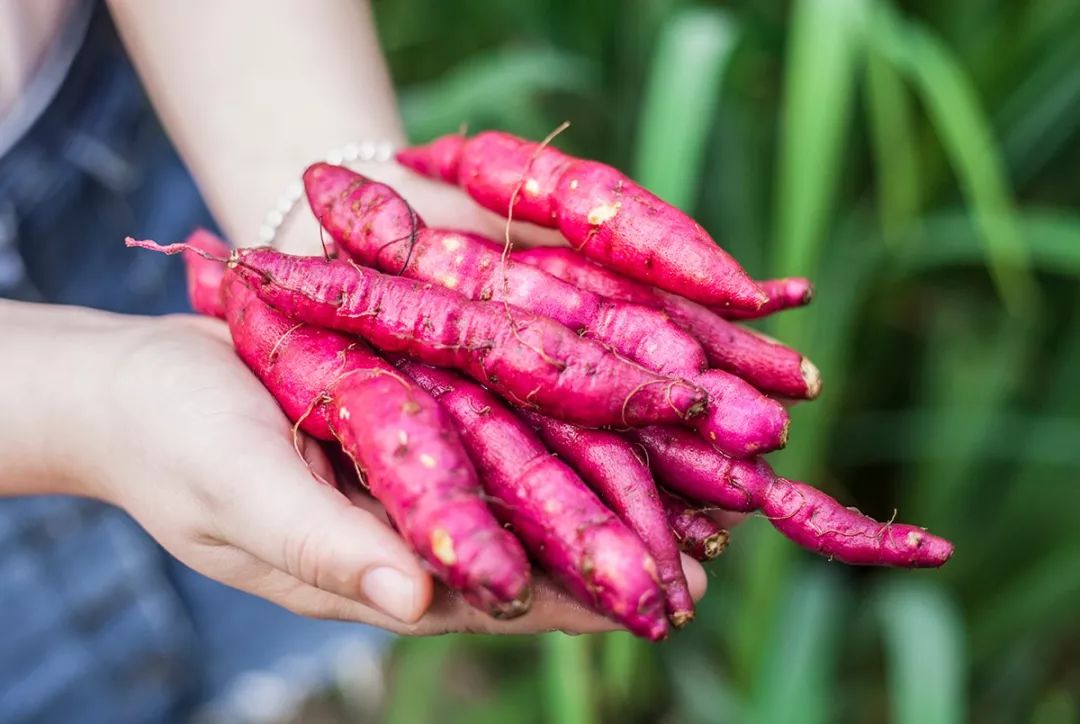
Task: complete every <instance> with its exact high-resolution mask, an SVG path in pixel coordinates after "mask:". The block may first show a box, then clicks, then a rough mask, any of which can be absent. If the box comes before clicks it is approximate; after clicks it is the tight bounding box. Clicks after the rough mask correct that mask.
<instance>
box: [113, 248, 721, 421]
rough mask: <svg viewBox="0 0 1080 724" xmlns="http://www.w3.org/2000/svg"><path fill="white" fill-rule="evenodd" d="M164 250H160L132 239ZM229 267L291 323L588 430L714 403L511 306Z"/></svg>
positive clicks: (360, 273)
mask: <svg viewBox="0 0 1080 724" xmlns="http://www.w3.org/2000/svg"><path fill="white" fill-rule="evenodd" d="M127 244H128V245H129V246H139V247H143V248H148V249H152V250H155V251H159V252H163V253H167V254H169V253H172V254H175V253H179V252H182V251H184V250H185V249H186V248H187V247H185V246H184V245H183V244H170V245H166V246H160V245H158V244H155V243H154V242H151V241H137V240H135V239H130V238H129V239H128V240H127ZM228 264H229V268H230V269H233V270H235V272H236V274H237V275H238V276H239V277H241V278H242V279H244V280H245V282H246V283H247V284H248V285H249V286H251V288H252V289H254V290H255V292H256V294H258V295H259V298H260V299H262V300H263V301H265V302H267V303H268V304H270V305H271V306H273V307H275V308H276V309H278V310H280V311H281V312H283V313H284V314H285V315H286V316H288V317H291V318H293V319H296V320H299V321H302V322H306V323H308V324H312V325H316V326H319V327H327V328H332V329H338V330H340V331H344V332H351V333H354V334H359V335H360V336H362V337H364V338H365V339H367V340H368V341H369V342H371V343H372V344H373V345H375V346H376V347H378V348H380V349H382V350H384V351H387V352H404V353H407V354H409V355H411V356H414V357H416V358H418V359H420V360H423V361H425V362H428V363H430V364H436V365H440V366H444V367H454V368H457V369H460V370H462V371H464V372H467V373H468V374H470V375H471V376H473V377H474V378H476V379H478V380H480V381H482V382H483V383H484V384H486V385H487V386H489V387H491V388H492V389H495V390H498V391H499V392H500V393H501V394H503V395H504V396H505V397H507V398H509V399H511V400H512V401H514V403H515V404H517V405H520V406H521V407H526V408H530V409H536V410H540V411H543V412H545V413H547V414H550V415H553V416H556V417H559V418H560V419H565V420H567V421H572V422H576V423H579V424H584V425H629V426H636V425H643V424H651V423H653V422H686V421H688V420H690V419H692V418H694V417H697V416H699V415H700V414H701V412H702V411H703V410H704V408H705V406H706V403H707V395H706V393H705V392H704V391H703V390H701V389H700V388H698V387H694V386H693V385H691V384H689V383H687V382H685V381H682V380H677V379H673V378H669V377H664V376H661V375H658V374H656V373H653V372H650V371H649V370H646V369H644V368H642V367H640V366H638V365H635V364H632V363H630V362H627V361H625V360H623V359H621V358H619V357H618V356H617V355H614V354H612V353H611V352H610V351H609V350H607V349H605V348H604V347H602V346H601V345H599V344H597V343H595V342H591V341H589V340H584V339H581V338H580V337H578V336H577V335H576V334H575V333H574V332H573V331H572V330H570V329H569V328H568V327H565V326H563V325H561V324H559V323H558V322H555V321H553V320H551V319H549V318H547V317H541V316H533V315H528V314H524V313H523V314H521V315H520V316H519V317H518V318H514V319H512V320H511V319H507V317H506V308H505V306H504V305H499V304H492V303H488V302H470V301H468V300H466V299H465V298H463V297H462V296H461V295H459V294H457V293H455V292H452V291H450V290H447V289H443V288H441V287H434V286H431V285H428V284H421V283H418V282H415V281H412V280H409V279H402V278H400V277H394V276H387V275H385V274H380V273H379V272H376V271H373V270H371V269H366V268H364V267H360V266H357V265H356V264H354V263H352V262H350V261H338V260H325V259H320V258H315V257H300V256H291V255H288V254H282V253H280V252H278V251H275V250H274V249H270V248H267V247H258V248H248V249H238V250H234V251H233V252H232V255H231V256H230V258H229V262H228Z"/></svg>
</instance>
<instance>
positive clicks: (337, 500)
mask: <svg viewBox="0 0 1080 724" xmlns="http://www.w3.org/2000/svg"><path fill="white" fill-rule="evenodd" d="M84 344H85V341H84ZM92 348H93V349H95V350H97V352H96V354H95V360H94V361H93V363H91V364H89V365H87V366H86V368H85V372H86V373H87V379H86V382H87V385H88V387H89V388H90V389H92V390H93V392H92V393H90V395H89V397H88V399H86V401H85V402H86V405H85V410H86V412H83V413H81V414H79V415H78V416H76V417H75V418H74V419H70V420H68V421H67V424H68V425H70V426H71V427H70V429H71V430H73V431H78V433H79V434H74V432H73V434H71V435H68V436H66V437H67V438H68V439H72V440H77V443H76V444H73V445H72V455H71V456H70V459H71V464H72V465H73V467H75V468H77V471H76V472H74V473H73V475H74V476H78V477H80V478H81V479H82V486H83V490H85V491H86V492H90V493H93V494H95V495H98V496H99V497H102V498H104V499H106V500H109V501H110V502H113V503H115V504H116V505H119V506H120V507H123V508H124V509H126V510H127V511H128V512H129V513H130V514H131V515H132V516H133V517H134V518H135V519H136V520H138V521H139V523H140V524H141V525H143V526H144V527H145V528H146V529H147V531H148V532H149V533H150V534H151V535H152V536H154V537H155V538H156V539H157V540H158V541H159V542H160V543H161V544H162V545H163V546H164V547H165V548H166V549H167V550H169V552H171V553H172V554H173V555H175V556H176V557H177V558H178V559H179V560H181V561H182V562H184V563H186V564H187V565H189V566H191V567H192V568H194V569H195V570H198V571H199V572H201V573H203V574H205V575H208V576H209V577H211V578H214V579H216V580H218V581H221V582H223V583H226V584H228V585H230V586H233V587H236V588H239V589H242V590H244V591H247V592H249V593H253V594H255V595H258V596H261V597H263V598H266V599H268V600H271V601H273V602H275V603H278V604H280V605H282V606H284V607H285V608H288V609H290V610H292V611H294V612H297V613H300V614H302V615H306V616H313V617H318V618H334V619H342V620H350V621H358V622H363V623H369V624H373V625H376V626H379V627H381V628H385V629H389V630H392V631H395V632H399V633H406V634H435V633H443V632H448V631H484V632H500V633H527V632H536V631H545V630H551V629H561V630H564V631H570V632H591V631H603V630H610V629H613V628H615V625H614V624H612V623H611V622H609V621H608V620H607V619H605V618H603V617H601V616H598V615H596V614H594V613H591V612H589V611H587V610H586V609H585V608H583V607H582V606H581V605H579V604H578V603H576V602H575V601H574V600H573V599H572V598H571V597H570V596H568V595H567V594H564V593H562V592H561V591H560V590H559V589H557V588H556V587H555V586H553V585H551V584H550V583H547V582H545V581H543V580H541V581H538V582H537V584H536V591H535V595H534V602H533V607H532V610H531V611H530V613H528V614H526V615H525V616H523V617H521V618H518V619H514V620H511V621H495V620H494V619H491V618H489V617H487V616H485V615H484V614H482V613H480V612H479V611H476V610H475V609H472V608H471V607H470V606H468V605H467V604H466V603H464V601H463V600H462V599H461V598H460V596H457V595H454V594H452V593H450V592H448V591H447V590H445V589H444V588H442V587H441V586H436V585H434V584H433V582H432V580H431V578H430V576H429V575H428V574H427V572H426V571H425V570H424V569H423V567H422V564H421V563H420V562H419V560H418V559H417V558H416V557H415V556H414V555H413V553H412V552H411V551H410V550H409V548H408V546H407V544H406V543H405V542H404V541H403V540H401V539H400V538H399V537H398V535H397V534H396V533H395V532H394V531H393V530H391V529H390V527H389V526H388V525H387V524H386V522H385V517H384V515H383V512H382V510H381V508H380V506H378V504H377V503H375V501H373V500H372V499H371V498H369V497H367V496H366V495H365V494H363V493H361V492H360V491H357V490H353V489H349V488H347V487H345V486H344V485H342V486H340V488H341V489H339V487H335V486H336V480H335V478H334V474H333V472H332V468H331V466H330V464H329V462H328V461H327V459H326V457H325V456H324V455H323V453H322V450H321V449H320V447H319V445H318V444H316V443H315V442H314V441H313V440H310V439H309V438H307V437H305V436H303V435H300V436H299V437H298V438H297V445H296V447H295V448H294V437H293V430H292V426H291V424H290V423H289V422H288V420H287V419H286V418H285V416H284V415H283V413H282V412H281V411H280V410H279V409H278V407H277V405H276V403H275V402H274V401H273V399H272V398H271V397H270V395H269V393H267V392H266V391H265V390H264V389H263V387H262V386H261V385H260V384H259V382H258V380H257V379H256V378H255V377H254V376H253V375H252V374H251V373H250V372H249V371H248V370H247V369H246V368H245V367H244V366H243V365H242V364H241V363H240V362H239V360H238V359H237V358H236V356H235V354H234V352H233V351H232V347H231V344H230V342H229V339H228V333H227V331H226V329H225V326H224V325H223V324H221V323H220V322H217V321H216V320H210V319H201V318H191V317H186V316H176V317H166V318H157V319H133V320H132V321H131V322H130V323H127V324H123V325H114V326H112V327H110V328H109V329H107V330H104V331H102V332H101V333H100V338H99V339H98V340H96V341H95V343H94V344H93V345H92ZM301 455H302V456H303V457H302V458H301ZM313 473H315V474H317V475H318V476H319V477H321V478H323V479H324V480H327V481H332V482H334V484H335V485H327V484H325V483H320V482H319V481H318V480H317V479H316V477H315V475H313ZM343 491H344V492H343ZM684 567H685V568H686V572H687V575H688V578H689V580H690V584H691V589H692V591H693V592H694V594H695V596H698V597H699V596H700V595H701V594H702V593H703V592H704V588H705V577H704V572H703V570H702V569H701V567H700V566H699V565H698V564H697V563H696V562H694V561H690V560H689V559H685V561H684Z"/></svg>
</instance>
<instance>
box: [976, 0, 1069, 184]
mask: <svg viewBox="0 0 1080 724" xmlns="http://www.w3.org/2000/svg"><path fill="white" fill-rule="evenodd" d="M1049 5H1053V3H1049ZM1061 5H1062V6H1065V5H1068V3H1062V4H1061ZM1077 67H1080V32H1075V31H1074V32H1073V33H1072V34H1071V35H1066V36H1065V37H1064V38H1063V39H1062V40H1061V41H1059V42H1057V43H1055V44H1053V45H1050V46H1049V47H1046V48H1045V49H1044V52H1042V53H1041V54H1040V55H1039V56H1038V62H1037V64H1036V65H1035V67H1034V68H1033V69H1032V70H1031V72H1030V73H1029V74H1028V76H1027V77H1026V78H1025V79H1024V81H1023V82H1022V83H1020V84H1018V85H1017V86H1016V87H1015V88H1014V89H1013V90H1012V92H1011V93H1010V94H1009V95H1008V97H1007V98H1006V99H1005V102H1004V103H1002V104H1001V107H1000V108H999V110H998V112H997V113H996V114H995V117H994V121H995V126H996V127H997V128H998V129H999V132H1000V135H1001V141H1002V146H1003V148H1004V152H1005V157H1006V158H1007V159H1008V161H1009V167H1010V168H1012V169H1013V172H1014V174H1015V175H1016V178H1017V179H1018V180H1026V179H1030V178H1031V177H1032V176H1033V175H1034V174H1036V173H1037V172H1038V171H1040V170H1041V169H1043V168H1044V167H1045V166H1046V165H1047V164H1049V163H1050V162H1051V161H1053V160H1054V159H1055V158H1056V157H1057V156H1058V155H1059V154H1060V153H1061V152H1062V150H1063V149H1064V148H1065V146H1066V144H1067V142H1068V141H1069V140H1070V139H1072V138H1073V137H1074V136H1075V134H1076V132H1077V130H1078V128H1080V73H1076V72H1075V70H1076V68H1077Z"/></svg>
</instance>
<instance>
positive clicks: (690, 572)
mask: <svg viewBox="0 0 1080 724" xmlns="http://www.w3.org/2000/svg"><path fill="white" fill-rule="evenodd" d="M679 555H680V557H681V558H682V567H683V574H684V575H685V576H686V585H687V586H689V588H690V595H691V596H693V598H694V600H695V601H700V600H701V599H702V597H704V595H705V589H706V588H708V585H709V578H708V575H707V574H706V573H705V569H704V568H702V566H701V564H700V563H698V562H697V561H695V560H694V559H693V558H691V557H690V556H688V555H686V554H685V553H680V554H679Z"/></svg>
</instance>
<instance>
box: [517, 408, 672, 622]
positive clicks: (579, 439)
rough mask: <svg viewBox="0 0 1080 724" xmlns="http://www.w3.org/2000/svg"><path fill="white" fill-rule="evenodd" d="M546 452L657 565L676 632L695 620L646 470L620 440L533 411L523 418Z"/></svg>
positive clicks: (667, 531) (601, 432)
mask: <svg viewBox="0 0 1080 724" xmlns="http://www.w3.org/2000/svg"><path fill="white" fill-rule="evenodd" d="M522 416H523V417H524V418H525V420H526V421H527V422H528V423H529V424H530V425H531V426H532V427H533V429H535V430H536V431H537V432H539V433H540V437H541V438H543V440H544V442H545V443H546V444H547V446H548V448H549V449H550V450H551V451H552V452H554V453H555V454H556V455H558V456H559V457H561V458H562V459H563V460H565V461H566V462H567V463H569V464H570V466H571V467H573V468H574V470H576V471H577V473H578V475H580V476H581V478H582V480H584V481H585V482H586V483H588V484H589V486H590V487H591V488H592V489H593V490H595V491H596V494H597V495H599V496H600V498H601V499H602V500H603V501H604V502H605V503H607V504H608V507H610V508H611V509H612V510H613V511H615V514H616V515H618V516H619V517H620V518H621V519H622V521H623V522H624V523H626V525H628V526H629V527H630V529H631V530H633V531H634V532H635V533H637V535H638V537H639V538H640V539H641V540H642V542H644V543H645V547H646V548H647V549H648V551H649V553H651V554H652V557H653V559H654V560H655V561H656V570H657V574H658V575H659V577H660V585H661V586H662V587H663V589H664V598H665V600H666V602H667V612H668V618H669V619H670V620H671V622H672V624H674V625H675V627H676V628H681V627H682V626H684V625H685V624H686V623H688V622H689V621H690V620H691V619H692V618H693V617H694V600H693V598H691V596H690V589H689V588H688V587H687V584H686V576H685V575H684V574H683V569H682V562H681V560H680V558H679V547H678V545H677V544H676V543H675V537H674V536H673V534H672V531H671V530H670V529H669V528H668V524H667V518H666V517H665V515H664V507H663V505H661V503H660V498H659V496H658V494H657V490H656V483H654V482H653V479H652V475H651V474H650V473H649V468H648V466H647V465H645V463H644V462H642V460H641V459H640V458H639V457H638V456H637V455H636V454H635V453H634V449H633V447H632V445H631V444H630V443H629V442H627V441H626V439H625V438H622V437H620V436H619V435H617V434H615V433H612V432H605V431H602V430H586V429H584V428H580V427H576V426H574V425H570V424H568V423H565V422H559V421H558V420H553V419H551V418H550V417H544V416H543V415H538V414H536V413H535V412H525V413H522Z"/></svg>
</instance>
